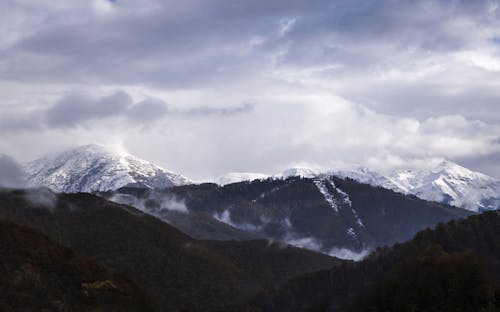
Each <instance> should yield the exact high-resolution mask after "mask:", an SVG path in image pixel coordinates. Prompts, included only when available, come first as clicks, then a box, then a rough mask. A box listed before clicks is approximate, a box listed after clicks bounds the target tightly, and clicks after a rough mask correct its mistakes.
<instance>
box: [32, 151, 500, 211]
mask: <svg viewBox="0 0 500 312" xmlns="http://www.w3.org/2000/svg"><path fill="white" fill-rule="evenodd" d="M23 169H24V170H25V172H26V176H27V180H28V182H29V184H30V185H32V186H46V187H49V188H51V189H53V190H54V191H57V192H95V191H108V190H116V189H119V188H121V187H124V186H134V187H143V188H153V189H161V188H168V187H172V186H178V185H186V184H193V183H194V182H193V181H192V180H190V179H188V178H186V177H184V176H182V175H180V174H176V173H173V172H171V171H168V170H165V169H163V168H161V167H159V166H157V165H155V164H153V163H150V162H148V161H146V160H143V159H140V158H137V157H135V156H133V155H130V154H127V153H117V152H113V151H111V150H109V149H107V148H105V147H102V146H99V145H95V144H92V145H85V146H80V147H77V148H73V149H69V150H66V151H64V152H62V153H59V154H55V155H48V156H45V157H42V158H40V159H37V160H34V161H31V162H28V163H25V164H23ZM291 176H300V177H306V178H314V177H317V178H325V177H330V176H335V177H341V178H350V179H354V180H356V181H358V182H361V183H366V184H370V185H373V186H380V187H384V188H387V189H390V190H393V191H396V192H399V193H403V194H412V195H415V196H417V197H419V198H421V199H424V200H428V201H435V202H439V203H445V204H449V205H452V206H456V207H459V208H464V209H467V210H471V211H475V212H478V211H485V210H495V209H498V208H500V195H499V194H500V180H499V179H496V178H493V177H490V176H487V175H485V174H482V173H479V172H474V171H472V170H469V169H467V168H465V167H462V166H460V165H458V164H456V163H453V162H451V161H446V160H445V161H443V162H441V163H439V164H438V165H436V166H434V167H433V168H431V169H426V170H415V169H413V170H394V171H392V172H389V173H381V172H377V171H375V170H372V169H370V168H367V167H363V166H347V167H345V166H344V167H342V168H339V169H335V168H333V169H329V170H313V169H310V168H301V167H297V168H290V169H287V170H285V171H283V172H282V173H280V174H275V175H266V174H262V173H251V172H240V173H238V172H232V173H228V174H226V175H223V176H220V177H219V178H217V179H216V180H215V181H214V182H215V183H217V184H220V185H226V184H231V183H237V182H242V181H253V180H263V179H267V178H274V179H284V178H287V177H291Z"/></svg>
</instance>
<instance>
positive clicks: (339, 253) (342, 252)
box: [329, 248, 370, 261]
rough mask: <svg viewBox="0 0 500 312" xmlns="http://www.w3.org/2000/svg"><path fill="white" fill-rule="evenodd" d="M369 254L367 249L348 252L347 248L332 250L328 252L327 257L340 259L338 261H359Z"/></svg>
mask: <svg viewBox="0 0 500 312" xmlns="http://www.w3.org/2000/svg"><path fill="white" fill-rule="evenodd" d="M369 253H370V250H368V249H364V250H361V251H359V252H357V251H355V250H350V249H347V248H333V249H332V250H331V251H330V252H329V255H330V256H332V257H336V258H340V259H346V260H353V261H361V260H363V259H364V258H365V257H366V256H368V254H369Z"/></svg>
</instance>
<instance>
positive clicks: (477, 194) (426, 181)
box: [218, 160, 500, 212]
mask: <svg viewBox="0 0 500 312" xmlns="http://www.w3.org/2000/svg"><path fill="white" fill-rule="evenodd" d="M290 176H300V177H304V178H315V177H318V178H325V177H331V176H334V177H341V178H349V179H353V180H356V181H358V182H361V183H366V184H370V185H373V186H380V187H383V188H386V189H390V190H393V191H395V192H399V193H403V194H411V195H415V196H417V197H419V198H421V199H424V200H428V201H435V202H439V203H445V204H449V205H452V206H456V207H460V208H463V209H467V210H470V211H474V212H479V211H486V210H496V209H499V208H500V180H499V179H496V178H493V177H490V176H488V175H485V174H483V173H480V172H475V171H472V170H469V169H467V168H465V167H462V166H460V165H458V164H456V163H454V162H451V161H448V160H444V161H442V162H440V163H439V164H438V165H436V166H434V167H433V168H431V169H426V170H416V169H413V170H408V169H406V170H394V171H391V172H389V173H380V172H377V171H375V170H372V169H370V168H367V167H364V166H344V167H343V168H341V169H330V170H315V169H311V168H306V167H296V168H289V169H287V170H285V171H283V172H282V173H280V174H276V175H272V176H267V177H268V178H269V177H272V178H276V179H279V178H287V177H290ZM265 178H266V176H265V175H262V174H255V173H241V174H238V173H231V174H229V175H228V176H222V177H220V178H219V179H218V182H219V183H220V184H228V183H235V182H240V181H245V180H253V179H265ZM228 181H230V182H228Z"/></svg>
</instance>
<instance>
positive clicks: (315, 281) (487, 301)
mask: <svg viewBox="0 0 500 312" xmlns="http://www.w3.org/2000/svg"><path fill="white" fill-rule="evenodd" d="M499 235H500V214H499V212H498V211H490V212H486V213H484V214H481V215H474V216H471V217H469V218H467V219H465V220H460V221H451V222H449V223H446V224H444V223H441V224H439V225H438V226H437V227H436V228H435V229H433V230H430V229H427V230H424V231H422V232H419V233H418V234H417V235H416V236H415V237H414V238H413V239H412V240H411V241H409V242H406V243H404V244H396V245H394V246H393V247H383V248H379V249H377V250H376V251H375V252H374V253H372V254H371V255H370V256H369V257H367V258H366V259H365V260H363V261H361V262H356V263H353V262H350V263H349V262H345V263H343V264H342V265H340V266H336V267H333V268H331V269H328V270H321V271H318V272H314V273H309V274H304V275H302V276H299V277H296V278H292V279H291V280H290V281H289V282H288V283H287V284H286V285H284V286H282V287H278V288H276V289H274V290H271V291H266V292H264V293H261V294H260V295H258V296H256V297H254V298H253V299H252V300H250V301H248V302H247V303H245V304H241V305H239V306H236V307H234V308H233V309H230V310H231V311H262V312H265V311H375V312H378V311H380V312H383V311H432V312H439V311H459V312H460V311H464V312H465V311H470V312H472V311H500V300H499V298H500V243H499V240H498V236H499Z"/></svg>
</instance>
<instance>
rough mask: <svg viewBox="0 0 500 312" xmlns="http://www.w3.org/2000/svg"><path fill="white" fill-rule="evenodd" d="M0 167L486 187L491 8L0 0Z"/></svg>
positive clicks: (280, 1) (493, 116) (495, 75)
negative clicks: (140, 161)
mask: <svg viewBox="0 0 500 312" xmlns="http://www.w3.org/2000/svg"><path fill="white" fill-rule="evenodd" d="M0 11H1V12H4V13H3V14H2V19H0V96H1V101H0V131H1V133H2V135H1V137H0V153H3V154H7V155H10V156H11V157H13V158H14V159H16V160H17V161H21V162H22V161H28V160H32V159H34V158H37V157H40V156H42V155H44V154H46V153H52V152H57V151H60V150H63V149H66V148H69V147H72V146H76V145H83V144H89V143H97V144H103V145H106V146H109V147H111V148H115V149H117V150H126V151H128V152H130V153H131V154H134V155H136V156H138V157H141V158H144V159H146V160H149V161H151V162H154V163H156V164H158V165H160V166H162V167H164V168H166V169H169V170H172V171H175V172H178V173H181V174H184V175H186V176H188V177H190V178H193V179H203V178H210V177H216V176H219V175H221V174H223V173H226V172H238V171H240V172H241V171H245V172H263V173H270V174H272V173H276V172H279V171H281V170H283V169H285V168H288V167H292V166H310V167H315V168H332V167H335V166H338V165H339V164H347V163H354V164H360V165H365V166H369V167H371V168H373V169H377V170H382V171H383V170H391V169H394V168H410V167H411V168H417V167H418V168H423V167H426V166H429V164H431V163H435V162H437V161H438V160H441V159H449V160H452V161H455V162H458V163H459V164H462V165H464V166H466V167H468V168H471V169H474V170H478V171H481V172H484V173H486V174H489V175H492V176H495V177H500V0H488V1H482V0H477V1H468V0H467V1H466V0H464V1H458V0H455V1H452V0H449V1H445V0H442V1H428V0H422V1H410V0H408V1H400V0H387V1H375V0H374V1H370V0H363V1H358V0H349V1H347V0H345V1H344V0H328V1H327V0H309V1H297V0H265V1H264V0H253V1H243V0H190V1H180V0H175V1H171V0H162V1H160V0H115V1H109V0H93V1H89V0H75V1H67V0H51V1H35V0H4V1H1V2H0Z"/></svg>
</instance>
